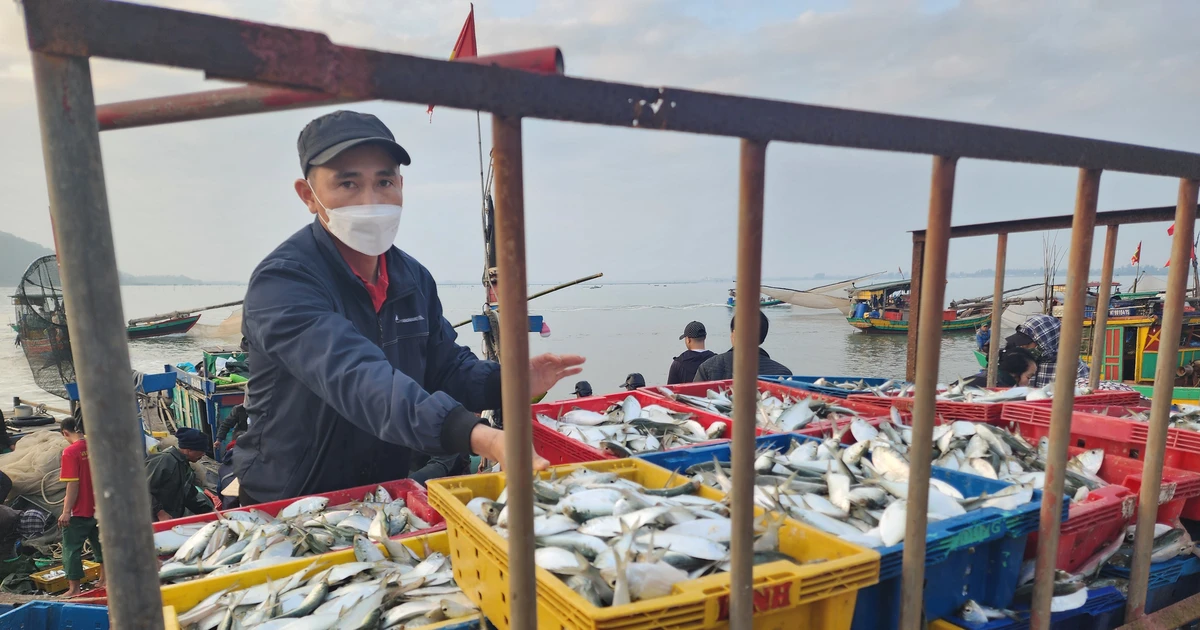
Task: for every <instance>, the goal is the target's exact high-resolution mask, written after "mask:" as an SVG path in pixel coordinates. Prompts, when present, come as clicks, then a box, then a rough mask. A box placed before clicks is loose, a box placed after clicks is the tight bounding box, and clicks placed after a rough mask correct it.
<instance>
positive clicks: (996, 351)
mask: <svg viewBox="0 0 1200 630" xmlns="http://www.w3.org/2000/svg"><path fill="white" fill-rule="evenodd" d="M1007 257H1008V235H1007V234H997V235H996V281H995V283H994V284H993V286H992V327H991V329H992V338H991V341H990V342H989V343H988V367H987V385H988V387H995V386H996V375H997V374H999V371H998V370H999V369H1000V340H1001V338H1002V336H1001V335H1000V317H1001V316H1002V315H1003V314H1004V267H1005V258H1007Z"/></svg>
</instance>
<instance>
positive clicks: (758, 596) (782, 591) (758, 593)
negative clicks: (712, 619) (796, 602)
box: [717, 582, 792, 621]
mask: <svg viewBox="0 0 1200 630" xmlns="http://www.w3.org/2000/svg"><path fill="white" fill-rule="evenodd" d="M791 594H792V583H791V582H787V583H784V584H776V585H775V586H764V587H763V588H758V589H754V612H755V614H757V613H760V612H766V611H768V610H776V609H779V608H787V607H788V606H790V605H791V603H792V598H791ZM718 606H719V607H720V608H719V612H718V614H717V619H718V620H720V621H724V620H726V619H729V593H726V594H724V595H722V596H721V598H720V600H718Z"/></svg>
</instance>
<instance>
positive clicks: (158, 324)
mask: <svg viewBox="0 0 1200 630" xmlns="http://www.w3.org/2000/svg"><path fill="white" fill-rule="evenodd" d="M199 320H200V315H198V314H197V315H188V316H185V317H174V318H170V319H163V320H159V321H155V322H148V323H139V324H137V325H136V326H128V327H126V328H125V334H127V335H128V336H129V338H130V339H146V338H149V337H164V336H166V335H181V334H183V333H186V332H188V331H189V330H191V329H192V327H193V326H195V325H196V322H197V321H199ZM12 329H13V331H14V332H21V328H20V326H18V325H17V324H13V325H12ZM27 341H32V340H27Z"/></svg>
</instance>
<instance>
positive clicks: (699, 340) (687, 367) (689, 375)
mask: <svg viewBox="0 0 1200 630" xmlns="http://www.w3.org/2000/svg"><path fill="white" fill-rule="evenodd" d="M707 337H708V331H707V330H705V329H704V324H701V323H700V322H691V323H690V324H688V325H687V326H684V328H683V334H682V335H679V338H680V339H681V340H683V345H684V347H686V348H687V351H686V352H684V353H683V354H681V355H679V356H677V357H675V359H674V360H673V361H671V369H670V370H668V371H667V385H674V384H676V383H691V382H692V379H694V378H696V370H698V369H700V364H701V363H704V362H705V361H707V360H708V359H709V358H711V357H714V356H716V354H717V353H715V352H713V351H712V350H705V349H704V340H705V338H707Z"/></svg>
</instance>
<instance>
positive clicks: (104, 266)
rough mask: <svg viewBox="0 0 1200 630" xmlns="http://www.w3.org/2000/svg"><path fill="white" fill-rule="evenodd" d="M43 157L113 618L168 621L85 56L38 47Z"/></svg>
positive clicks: (138, 629)
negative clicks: (43, 51) (43, 50)
mask: <svg viewBox="0 0 1200 630" xmlns="http://www.w3.org/2000/svg"><path fill="white" fill-rule="evenodd" d="M33 78H34V86H35V88H36V90H37V104H38V118H39V120H40V122H41V129H42V158H43V160H44V162H45V167H46V187H47V189H48V192H49V196H50V216H51V218H52V219H53V221H52V223H53V226H54V240H55V242H56V243H57V244H58V264H59V270H60V272H61V274H62V283H63V295H64V296H65V297H66V300H67V308H66V311H67V313H66V314H67V327H68V329H69V330H70V331H71V354H72V357H73V358H74V361H75V373H76V377H77V379H78V383H79V399H80V402H81V404H82V405H83V413H84V422H85V423H86V431H87V441H88V445H89V447H90V448H88V452H89V454H90V458H89V460H88V462H89V467H90V468H91V472H92V488H93V490H94V494H95V500H96V510H97V518H98V520H99V521H100V523H101V524H102V527H101V529H100V540H101V544H102V546H103V548H104V560H105V562H104V564H105V565H106V566H107V567H108V568H110V569H111V570H110V571H108V576H107V577H108V580H107V582H108V584H107V587H108V592H109V609H108V610H109V617H110V618H111V619H112V627H114V628H130V629H133V630H159V629H160V628H162V627H163V618H162V615H161V614H158V611H161V610H162V597H161V595H160V593H159V588H158V561H157V558H155V556H154V551H153V550H154V538H153V533H152V531H151V527H150V519H148V518H147V516H148V515H149V514H150V494H149V488H148V486H147V484H146V469H145V466H144V465H143V459H142V458H143V455H144V453H143V452H142V448H143V446H142V435H141V430H140V429H139V427H138V424H137V422H135V421H134V420H133V419H134V418H137V407H136V405H135V403H134V396H133V389H132V388H131V387H130V380H129V375H130V374H132V373H133V369H132V368H131V367H130V363H129V344H128V342H127V341H126V338H125V316H124V315H123V312H122V308H121V291H120V282H119V280H118V278H117V259H116V252H115V250H114V248H113V237H112V223H111V222H110V220H109V214H108V193H107V191H106V190H105V187H104V166H103V163H102V161H101V159H100V131H99V129H97V128H96V103H95V100H94V97H93V95H92V76H91V68H90V66H89V63H88V60H87V59H86V58H82V57H59V56H52V55H45V54H41V53H34V54H33Z"/></svg>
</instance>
